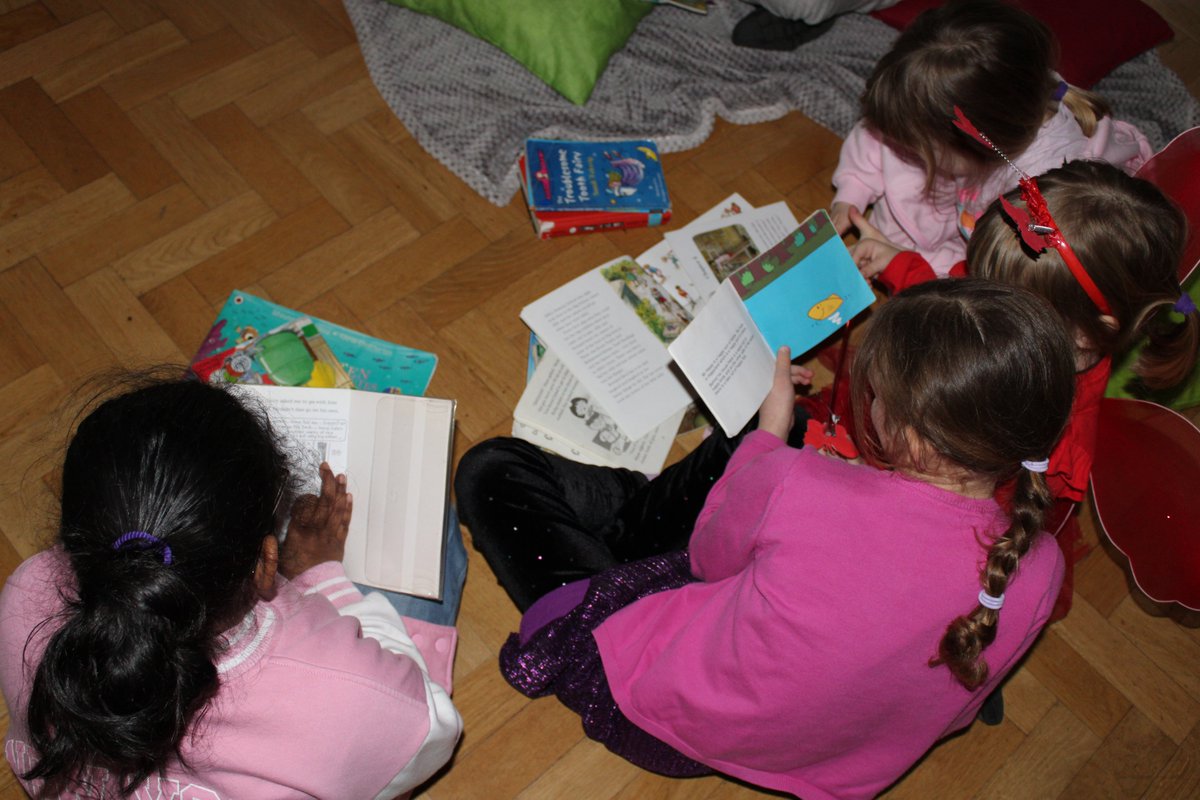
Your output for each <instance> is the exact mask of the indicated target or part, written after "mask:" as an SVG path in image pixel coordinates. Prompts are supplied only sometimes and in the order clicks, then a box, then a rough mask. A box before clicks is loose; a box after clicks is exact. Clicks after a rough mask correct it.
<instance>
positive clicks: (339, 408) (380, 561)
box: [237, 384, 454, 600]
mask: <svg viewBox="0 0 1200 800" xmlns="http://www.w3.org/2000/svg"><path fill="white" fill-rule="evenodd" d="M237 390H238V391H241V392H246V393H248V394H252V395H253V396H254V397H256V398H257V399H258V401H259V402H261V403H262V405H263V407H264V408H265V410H266V412H267V415H268V416H269V417H270V419H271V423H272V425H273V426H274V427H275V428H276V429H277V430H278V431H280V433H281V434H282V435H283V436H284V437H285V438H286V439H287V440H288V442H289V444H290V445H291V448H292V450H293V452H296V453H299V454H302V456H301V457H302V458H305V457H307V458H306V460H308V461H310V462H311V464H306V466H311V467H312V469H311V470H310V472H311V474H312V475H314V476H315V475H316V474H317V469H316V468H317V465H319V464H320V462H322V461H326V462H328V463H329V466H330V468H332V469H333V471H334V473H335V474H337V473H345V475H346V482H347V488H348V490H349V492H350V493H351V494H352V495H354V513H353V515H351V517H350V533H349V535H348V536H347V538H346V550H345V555H344V557H343V559H342V561H343V563H344V565H345V567H346V574H347V575H348V576H349V577H350V579H351V580H353V581H357V582H359V583H365V584H368V585H370V586H376V587H378V588H380V589H387V590H389V591H393V592H403V593H405V594H411V595H416V596H418V597H425V598H430V599H435V600H436V599H440V598H441V595H442V561H443V559H444V558H445V547H444V543H445V537H444V536H443V531H444V530H445V527H446V514H447V511H448V508H449V505H448V498H449V490H450V452H451V447H452V444H453V438H454V401H453V400H442V399H438V398H433V397H405V396H401V395H396V394H382V393H378V392H357V391H353V390H350V389H312V388H302V387H290V386H268V385H263V384H259V385H254V384H244V385H241V386H239V387H238V389H237ZM315 488H316V487H310V490H315Z"/></svg>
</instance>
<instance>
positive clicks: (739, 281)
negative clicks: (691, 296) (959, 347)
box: [668, 209, 875, 436]
mask: <svg viewBox="0 0 1200 800" xmlns="http://www.w3.org/2000/svg"><path fill="white" fill-rule="evenodd" d="M874 301H875V293H874V292H873V291H872V290H871V287H870V285H868V284H867V282H866V280H864V279H863V277H862V275H860V274H859V272H858V268H857V267H856V266H855V264H854V259H853V258H851V256H850V252H849V251H848V250H847V249H846V245H845V244H844V243H843V242H842V239H841V237H840V236H838V234H837V231H835V230H834V227H833V222H832V221H831V220H830V219H829V214H828V212H826V211H825V210H824V209H821V210H819V211H817V212H815V213H813V214H812V215H811V216H809V217H808V219H806V220H804V221H803V222H802V223H800V226H799V227H798V228H796V230H794V231H792V232H791V233H790V234H788V235H787V236H786V237H784V239H783V240H782V241H781V242H779V243H778V244H776V245H775V246H773V247H771V248H770V249H768V250H766V251H765V252H764V253H762V255H760V256H758V257H757V258H755V259H754V260H752V261H750V262H749V263H747V264H744V265H742V266H741V267H739V268H737V269H736V270H734V271H733V272H732V273H731V274H730V275H729V276H728V277H726V278H725V279H724V280H723V281H722V282H721V284H720V286H719V287H718V288H717V291H716V292H714V293H713V295H712V296H711V297H710V298H709V300H708V302H707V303H706V304H705V305H704V307H703V308H701V309H700V311H699V312H698V313H697V314H696V315H695V317H694V318H693V319H692V322H691V324H689V325H688V327H687V329H686V330H685V331H683V332H682V333H681V334H680V335H679V337H678V338H676V339H675V340H674V341H673V342H672V343H671V344H670V345H669V347H668V350H669V351H670V353H671V356H672V357H673V358H674V359H675V363H676V364H677V365H678V366H679V368H680V370H681V371H682V372H683V374H684V375H685V376H686V377H687V379H688V382H689V383H690V384H691V386H692V388H693V389H695V391H696V392H697V393H698V394H699V395H700V398H701V399H702V400H703V401H704V402H705V404H706V405H707V406H708V409H709V410H710V411H711V412H712V414H713V416H714V417H716V419H717V422H719V423H720V424H721V427H722V428H724V430H725V432H726V433H728V434H729V435H731V436H732V435H734V434H736V433H737V432H738V431H740V430H741V429H742V428H743V427H744V426H745V424H746V423H747V422H748V421H749V420H750V418H751V417H752V416H754V413H755V412H756V411H757V410H758V407H759V405H761V404H762V401H763V398H765V397H766V396H767V392H768V391H769V390H770V388H771V381H772V379H773V377H774V371H775V353H776V351H777V350H778V349H779V348H780V347H782V346H784V345H787V346H788V347H790V348H791V351H792V356H793V357H798V356H800V355H801V354H803V353H805V352H807V351H809V350H811V349H813V348H814V347H816V346H817V345H819V344H820V343H821V342H823V341H825V339H827V338H829V337H830V336H832V335H833V334H834V333H835V332H837V330H838V329H839V328H841V327H842V326H843V325H845V324H846V323H847V322H848V321H849V320H851V319H853V318H854V317H855V316H856V315H857V314H858V313H859V312H861V311H862V310H863V309H865V308H867V307H868V306H869V305H871V303H873V302H874Z"/></svg>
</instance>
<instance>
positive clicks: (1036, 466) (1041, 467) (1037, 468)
mask: <svg viewBox="0 0 1200 800" xmlns="http://www.w3.org/2000/svg"><path fill="white" fill-rule="evenodd" d="M1021 466H1022V467H1024V468H1025V469H1027V470H1029V471H1030V472H1045V471H1046V470H1048V469H1050V459H1048V458H1047V459H1045V460H1044V461H1022V462H1021Z"/></svg>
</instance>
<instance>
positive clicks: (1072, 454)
mask: <svg viewBox="0 0 1200 800" xmlns="http://www.w3.org/2000/svg"><path fill="white" fill-rule="evenodd" d="M966 274H967V262H965V261H960V262H958V263H957V264H955V265H954V266H953V267H952V268H951V269H950V277H954V278H962V277H966ZM936 277H937V276H936V275H935V274H934V272H933V268H932V267H931V266H929V262H927V261H926V260H925V259H924V258H922V257H921V254H920V253H917V252H914V251H912V250H905V251H903V252H901V253H899V254H898V255H897V256H896V257H895V258H893V259H892V260H891V262H889V263H888V265H887V267H886V268H885V269H884V270H883V272H881V273H879V274H878V275H877V276H875V279H876V280H878V281H879V282H880V283H881V284H882V285H883V286H884V288H886V289H887V290H888V292H889V293H890V294H895V293H896V292H899V291H902V290H904V289H907V288H908V287H909V286H915V285H916V284H918V283H925V282H926V281H931V280H933V279H934V278H936ZM1111 371H1112V359H1110V358H1108V357H1105V358H1102V359H1100V360H1099V361H1098V362H1096V363H1095V364H1094V365H1093V366H1091V367H1089V368H1087V369H1086V370H1084V371H1083V372H1080V373H1077V374H1076V376H1075V401H1074V403H1072V405H1071V416H1070V417H1069V418H1068V419H1067V427H1066V428H1065V429H1064V430H1063V434H1062V438H1061V439H1059V440H1058V444H1057V445H1055V447H1054V450H1053V452H1051V453H1050V469H1049V470H1048V471H1047V472H1046V482H1047V483H1048V484H1049V486H1050V491H1051V492H1053V493H1054V497H1055V498H1057V499H1059V500H1070V501H1072V502H1076V503H1077V502H1079V501H1081V500H1083V498H1084V496H1085V495H1086V494H1087V486H1088V476H1089V475H1090V474H1091V472H1092V460H1093V459H1094V458H1095V455H1096V425H1097V424H1098V422H1099V414H1100V399H1101V398H1102V397H1104V388H1105V386H1107V385H1108V377H1109V373H1110V372H1111Z"/></svg>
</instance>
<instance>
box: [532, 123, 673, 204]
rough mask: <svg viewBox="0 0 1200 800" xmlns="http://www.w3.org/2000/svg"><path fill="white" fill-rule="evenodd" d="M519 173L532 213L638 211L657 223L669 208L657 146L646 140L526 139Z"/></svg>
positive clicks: (665, 183)
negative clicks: (520, 173)
mask: <svg viewBox="0 0 1200 800" xmlns="http://www.w3.org/2000/svg"><path fill="white" fill-rule="evenodd" d="M523 170H524V176H523V177H524V181H523V182H524V185H525V189H526V200H527V201H528V204H529V208H530V209H531V210H533V211H550V212H566V211H613V212H626V213H629V212H638V213H644V214H647V215H649V217H648V222H647V224H650V225H657V224H661V220H662V218H663V215H664V214H666V213H667V212H669V211H670V209H671V200H670V198H669V197H668V196H667V182H666V177H665V176H664V175H663V168H662V162H661V161H660V160H659V155H658V148H657V147H656V146H655V144H654V142H652V141H649V140H648V139H630V140H624V141H616V142H572V141H565V140H560V139H528V140H526V142H525V163H524V167H523Z"/></svg>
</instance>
